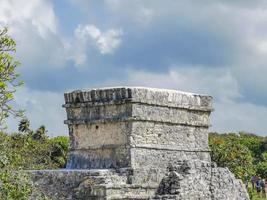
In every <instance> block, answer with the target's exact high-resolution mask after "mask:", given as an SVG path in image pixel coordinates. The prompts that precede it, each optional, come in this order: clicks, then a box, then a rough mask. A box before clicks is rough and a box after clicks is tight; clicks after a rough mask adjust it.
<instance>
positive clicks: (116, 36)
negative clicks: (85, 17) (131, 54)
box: [75, 24, 123, 54]
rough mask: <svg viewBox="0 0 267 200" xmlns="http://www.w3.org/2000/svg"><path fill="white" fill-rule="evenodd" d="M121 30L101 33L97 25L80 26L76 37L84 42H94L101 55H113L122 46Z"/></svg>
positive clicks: (76, 31)
mask: <svg viewBox="0 0 267 200" xmlns="http://www.w3.org/2000/svg"><path fill="white" fill-rule="evenodd" d="M122 35H123V32H122V30H121V29H109V30H107V31H106V32H101V31H100V30H99V28H97V27H96V26H95V25H93V24H90V25H84V26H82V25H79V26H78V27H77V29H76V30H75V36H76V37H77V38H78V39H82V40H83V41H88V40H89V41H90V40H91V41H93V42H94V44H95V45H96V47H97V48H98V49H99V51H100V53H101V54H112V53H114V51H115V50H116V49H117V48H118V47H119V45H120V44H121V36H122Z"/></svg>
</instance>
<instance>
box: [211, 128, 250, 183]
mask: <svg viewBox="0 0 267 200" xmlns="http://www.w3.org/2000/svg"><path fill="white" fill-rule="evenodd" d="M239 139H240V137H239V136H238V135H236V134H229V135H227V134H222V135H220V134H216V133H211V134H210V135H209V145H210V149H211V159H212V161H214V162H216V163H217V164H218V166H219V167H228V168H229V170H230V171H231V172H233V173H234V174H235V176H236V177H238V178H241V179H244V178H245V177H246V176H248V175H252V174H253V173H254V166H253V157H252V154H251V151H250V149H249V148H248V147H246V146H245V145H243V144H242V143H240V141H239Z"/></svg>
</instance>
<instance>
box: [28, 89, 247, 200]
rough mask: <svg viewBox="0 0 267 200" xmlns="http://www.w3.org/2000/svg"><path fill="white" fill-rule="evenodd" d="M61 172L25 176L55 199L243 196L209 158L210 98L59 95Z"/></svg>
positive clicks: (142, 93)
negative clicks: (64, 150) (65, 134)
mask: <svg viewBox="0 0 267 200" xmlns="http://www.w3.org/2000/svg"><path fill="white" fill-rule="evenodd" d="M64 107H65V108H66V111H67V120H66V121H65V123H66V124H68V127H69V134H70V138H71V144H70V153H69V160H68V165H67V169H65V170H54V171H51V170H49V171H31V174H32V176H33V180H34V182H35V183H36V185H38V186H39V187H40V188H41V189H42V190H43V191H44V192H45V193H46V194H47V195H49V196H51V197H52V198H54V199H57V200H58V199H92V200H102V199H110V200H111V199H113V200H119V199H132V200H133V199H135V200H141V199H184V200H190V199H192V200H195V199H201V200H202V199H203V200H206V199H210V200H222V199H229V200H244V199H249V197H248V195H247V192H246V189H245V188H244V186H243V184H242V182H241V181H239V180H237V179H235V177H234V176H233V174H232V173H231V172H230V171H229V170H228V169H224V168H217V167H216V166H215V164H214V163H212V162H211V160H210V154H209V147H208V128H209V126H210V113H211V111H212V97H210V96H204V95H198V94H191V93H185V92H179V91H174V90H162V89H151V88H138V87H118V88H103V89H93V90H89V91H74V92H71V93H66V94H65V105H64Z"/></svg>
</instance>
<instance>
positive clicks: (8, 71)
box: [0, 28, 23, 128]
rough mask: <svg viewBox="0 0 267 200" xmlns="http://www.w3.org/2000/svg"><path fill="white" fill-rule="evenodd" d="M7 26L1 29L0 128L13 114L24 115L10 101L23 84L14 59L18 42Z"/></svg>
mask: <svg viewBox="0 0 267 200" xmlns="http://www.w3.org/2000/svg"><path fill="white" fill-rule="evenodd" d="M7 32H8V30H7V28H3V29H0V128H4V126H3V124H4V123H3V122H4V120H5V119H6V118H7V117H8V116H9V115H10V114H11V115H13V116H22V113H23V112H22V111H20V110H15V109H14V108H13V107H12V106H11V105H10V101H11V100H12V99H13V98H14V93H15V92H16V89H17V88H18V87H19V86H21V85H22V84H23V82H20V81H18V80H17V79H18V77H19V74H18V73H16V69H17V67H18V65H19V62H18V61H16V60H14V58H13V56H12V55H13V53H14V52H15V51H16V42H15V41H14V40H13V39H12V38H11V37H10V36H9V35H8V34H7Z"/></svg>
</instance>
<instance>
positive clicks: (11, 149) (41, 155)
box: [0, 119, 69, 200]
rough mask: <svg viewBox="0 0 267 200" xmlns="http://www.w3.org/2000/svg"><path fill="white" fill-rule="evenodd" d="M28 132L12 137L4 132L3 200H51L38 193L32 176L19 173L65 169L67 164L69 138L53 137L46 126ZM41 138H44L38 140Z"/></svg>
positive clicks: (0, 147) (0, 135) (0, 151)
mask: <svg viewBox="0 0 267 200" xmlns="http://www.w3.org/2000/svg"><path fill="white" fill-rule="evenodd" d="M25 121H27V123H26V124H27V127H28V128H27V129H25V128H23V129H20V130H21V131H22V130H23V132H20V133H13V134H11V135H9V134H6V133H4V132H0V168H1V169H2V170H1V171H0V199H9V200H13V199H14V200H17V199H18V200H24V199H25V200H26V199H28V197H29V196H30V195H31V194H32V193H35V194H38V195H39V196H35V199H47V198H46V197H45V196H44V195H43V194H42V193H41V192H39V191H38V192H37V193H36V190H37V188H35V187H34V185H33V183H32V182H31V181H30V179H29V177H28V176H27V175H26V174H24V173H22V172H18V170H21V169H57V168H63V167H65V165H66V161H67V152H68V143H69V140H68V137H63V136H60V137H55V138H49V137H48V136H47V135H46V133H47V131H46V129H45V127H44V126H41V127H40V128H39V129H37V130H36V131H33V130H31V129H30V123H29V121H28V120H25V119H23V123H20V125H21V124H24V122H25ZM36 135H39V136H41V137H36Z"/></svg>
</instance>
